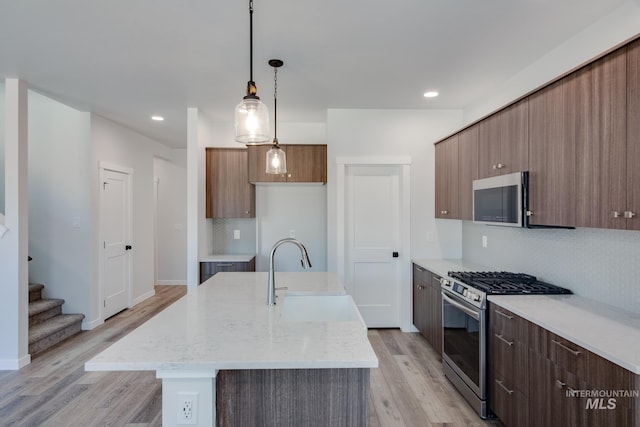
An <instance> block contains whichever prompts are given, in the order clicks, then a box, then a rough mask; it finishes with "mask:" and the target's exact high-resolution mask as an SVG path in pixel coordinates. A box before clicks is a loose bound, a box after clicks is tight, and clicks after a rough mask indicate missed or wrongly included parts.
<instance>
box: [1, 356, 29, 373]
mask: <svg viewBox="0 0 640 427" xmlns="http://www.w3.org/2000/svg"><path fill="white" fill-rule="evenodd" d="M29 363H31V355H30V354H27V355H26V356H22V357H21V358H19V359H0V371H17V370H18V369H20V368H24V367H25V366H27V365H28V364H29Z"/></svg>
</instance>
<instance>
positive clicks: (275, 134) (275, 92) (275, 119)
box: [273, 67, 278, 144]
mask: <svg viewBox="0 0 640 427" xmlns="http://www.w3.org/2000/svg"><path fill="white" fill-rule="evenodd" d="M273 142H274V143H275V144H278V68H277V67H273Z"/></svg>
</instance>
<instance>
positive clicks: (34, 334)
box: [29, 314, 84, 357]
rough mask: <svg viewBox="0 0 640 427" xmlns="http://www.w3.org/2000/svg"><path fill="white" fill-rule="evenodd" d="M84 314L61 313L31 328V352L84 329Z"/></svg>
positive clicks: (54, 343) (34, 353) (32, 354)
mask: <svg viewBox="0 0 640 427" xmlns="http://www.w3.org/2000/svg"><path fill="white" fill-rule="evenodd" d="M83 319H84V314H60V315H58V316H55V317H52V318H50V319H47V320H45V321H44V322H42V323H38V324H37V325H34V326H31V327H30V328H29V354H31V356H32V357H33V356H34V355H36V354H38V353H41V352H43V351H44V350H46V349H48V348H50V347H52V346H54V345H56V344H58V343H59V342H61V341H64V340H66V339H67V338H69V337H71V336H73V335H75V334H77V333H79V332H80V331H81V330H82V320H83Z"/></svg>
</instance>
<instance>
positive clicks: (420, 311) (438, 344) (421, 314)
mask: <svg viewBox="0 0 640 427" xmlns="http://www.w3.org/2000/svg"><path fill="white" fill-rule="evenodd" d="M413 325H414V326H415V327H416V329H418V331H420V334H421V335H422V336H423V337H424V338H425V339H426V340H427V341H428V342H429V344H431V347H433V349H434V350H435V352H436V353H437V354H438V356H441V355H442V296H441V294H440V276H438V275H437V274H435V273H432V272H431V271H429V270H427V269H424V268H422V267H420V266H419V265H417V264H413Z"/></svg>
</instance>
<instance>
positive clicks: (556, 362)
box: [489, 304, 640, 427]
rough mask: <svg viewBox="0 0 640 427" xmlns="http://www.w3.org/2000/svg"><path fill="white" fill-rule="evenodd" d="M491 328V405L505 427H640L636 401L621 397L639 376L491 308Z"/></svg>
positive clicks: (639, 383)
mask: <svg viewBox="0 0 640 427" xmlns="http://www.w3.org/2000/svg"><path fill="white" fill-rule="evenodd" d="M489 325H490V333H491V340H490V347H489V354H490V382H489V389H490V392H489V394H490V397H491V402H490V405H491V409H492V411H493V412H494V413H495V414H496V415H497V416H498V418H500V419H501V420H502V422H503V423H504V424H505V425H506V426H507V427H511V426H514V427H521V426H526V427H599V426H615V427H638V426H640V402H639V401H640V399H638V398H634V397H624V392H625V391H628V392H632V393H633V392H634V391H635V390H640V375H636V374H634V373H632V372H631V371H629V370H627V369H625V368H622V367H621V366H618V365H616V364H615V363H613V362H610V361H609V360H607V359H604V358H603V357H600V356H599V355H597V354H594V353H592V352H590V351H589V350H587V349H585V348H583V347H580V346H578V345H576V344H575V343H573V342H571V341H569V340H567V339H564V338H562V337H560V336H558V335H556V334H554V333H552V332H550V331H548V330H547V329H544V328H542V327H539V326H537V325H535V324H533V323H531V322H529V321H527V320H525V319H523V318H521V317H519V316H517V315H515V314H514V313H511V312H509V311H507V310H505V309H503V308H501V307H499V306H496V305H495V304H491V306H490V317H489ZM620 392H622V393H623V395H622V396H621V395H616V393H620ZM527 414H528V415H527Z"/></svg>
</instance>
